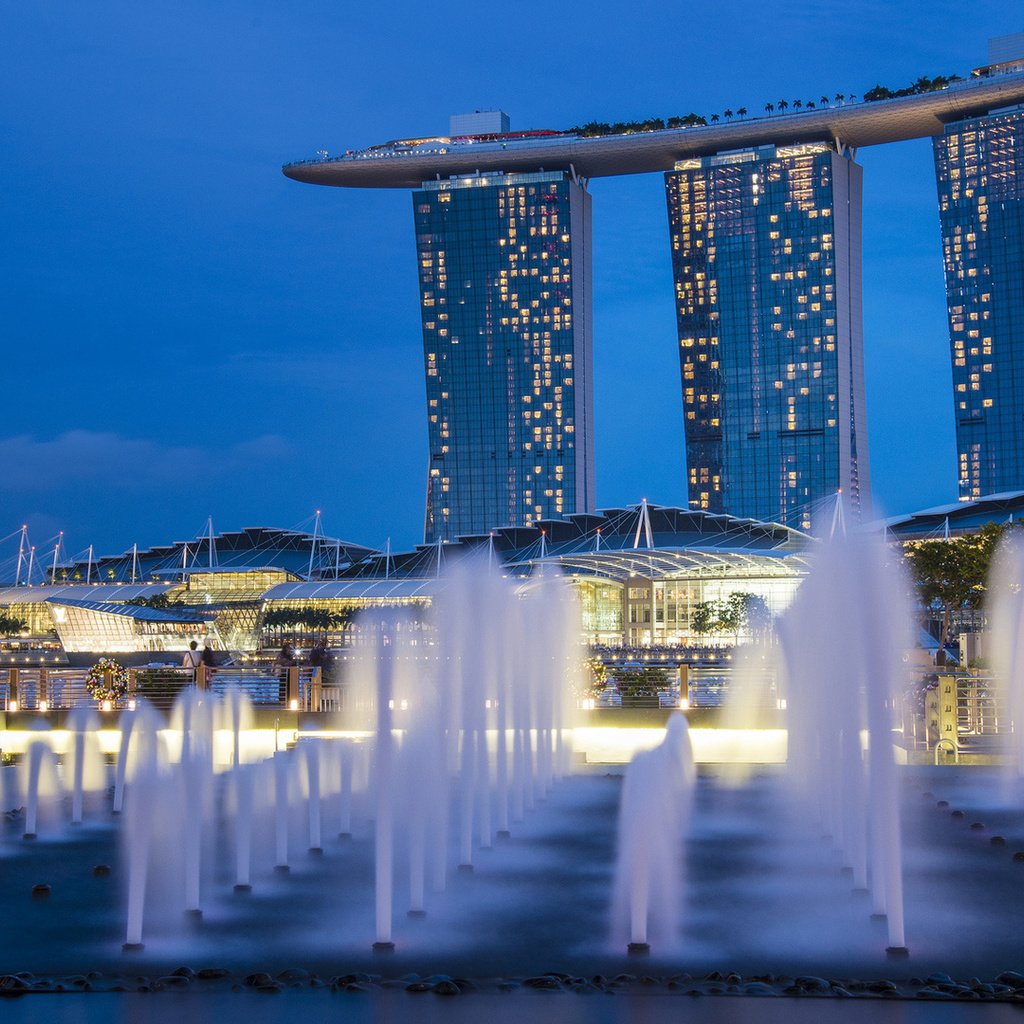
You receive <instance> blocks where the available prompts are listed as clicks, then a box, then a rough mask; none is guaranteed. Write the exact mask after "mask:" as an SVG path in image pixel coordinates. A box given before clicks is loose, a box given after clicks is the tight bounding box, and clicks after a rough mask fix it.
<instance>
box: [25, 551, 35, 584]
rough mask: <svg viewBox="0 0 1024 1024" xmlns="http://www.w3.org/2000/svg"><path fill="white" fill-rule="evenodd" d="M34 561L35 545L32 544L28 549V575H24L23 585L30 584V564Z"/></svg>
mask: <svg viewBox="0 0 1024 1024" xmlns="http://www.w3.org/2000/svg"><path fill="white" fill-rule="evenodd" d="M35 563H36V546H35V544H33V545H32V547H30V548H29V549H28V575H27V576H26V577H25V586H27V587H31V586H32V566H33V565H35Z"/></svg>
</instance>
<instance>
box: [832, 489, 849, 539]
mask: <svg viewBox="0 0 1024 1024" xmlns="http://www.w3.org/2000/svg"><path fill="white" fill-rule="evenodd" d="M836 533H838V534H839V535H840V536H841V537H845V536H846V519H845V518H844V516H843V490H842V488H840V489H839V490H838V491H836V503H835V505H834V506H833V509H832V525H831V527H830V528H829V531H828V536H829V540H831V539H832V538H833V537H834V536H835V535H836Z"/></svg>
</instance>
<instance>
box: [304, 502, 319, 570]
mask: <svg viewBox="0 0 1024 1024" xmlns="http://www.w3.org/2000/svg"><path fill="white" fill-rule="evenodd" d="M319 532H320V509H317V510H316V515H315V516H314V517H313V539H312V540H311V541H310V544H309V569H308V570H307V571H306V576H307V578H309V579H312V578H313V556H314V555H315V554H316V535H317V534H318V533H319Z"/></svg>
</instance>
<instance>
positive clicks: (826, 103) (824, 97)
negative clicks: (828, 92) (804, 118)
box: [819, 96, 828, 107]
mask: <svg viewBox="0 0 1024 1024" xmlns="http://www.w3.org/2000/svg"><path fill="white" fill-rule="evenodd" d="M819 102H820V103H821V105H822V106H823V107H827V106H828V97H827V96H822V97H821V99H820V100H819Z"/></svg>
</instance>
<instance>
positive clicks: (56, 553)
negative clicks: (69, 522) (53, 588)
mask: <svg viewBox="0 0 1024 1024" xmlns="http://www.w3.org/2000/svg"><path fill="white" fill-rule="evenodd" d="M63 537H64V531H63V530H61V531H60V533H58V534H57V543H56V544H54V545H53V569H52V570H51V571H50V582H51V583H56V582H57V557H58V556H59V555H60V542H61V540H62V539H63Z"/></svg>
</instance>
